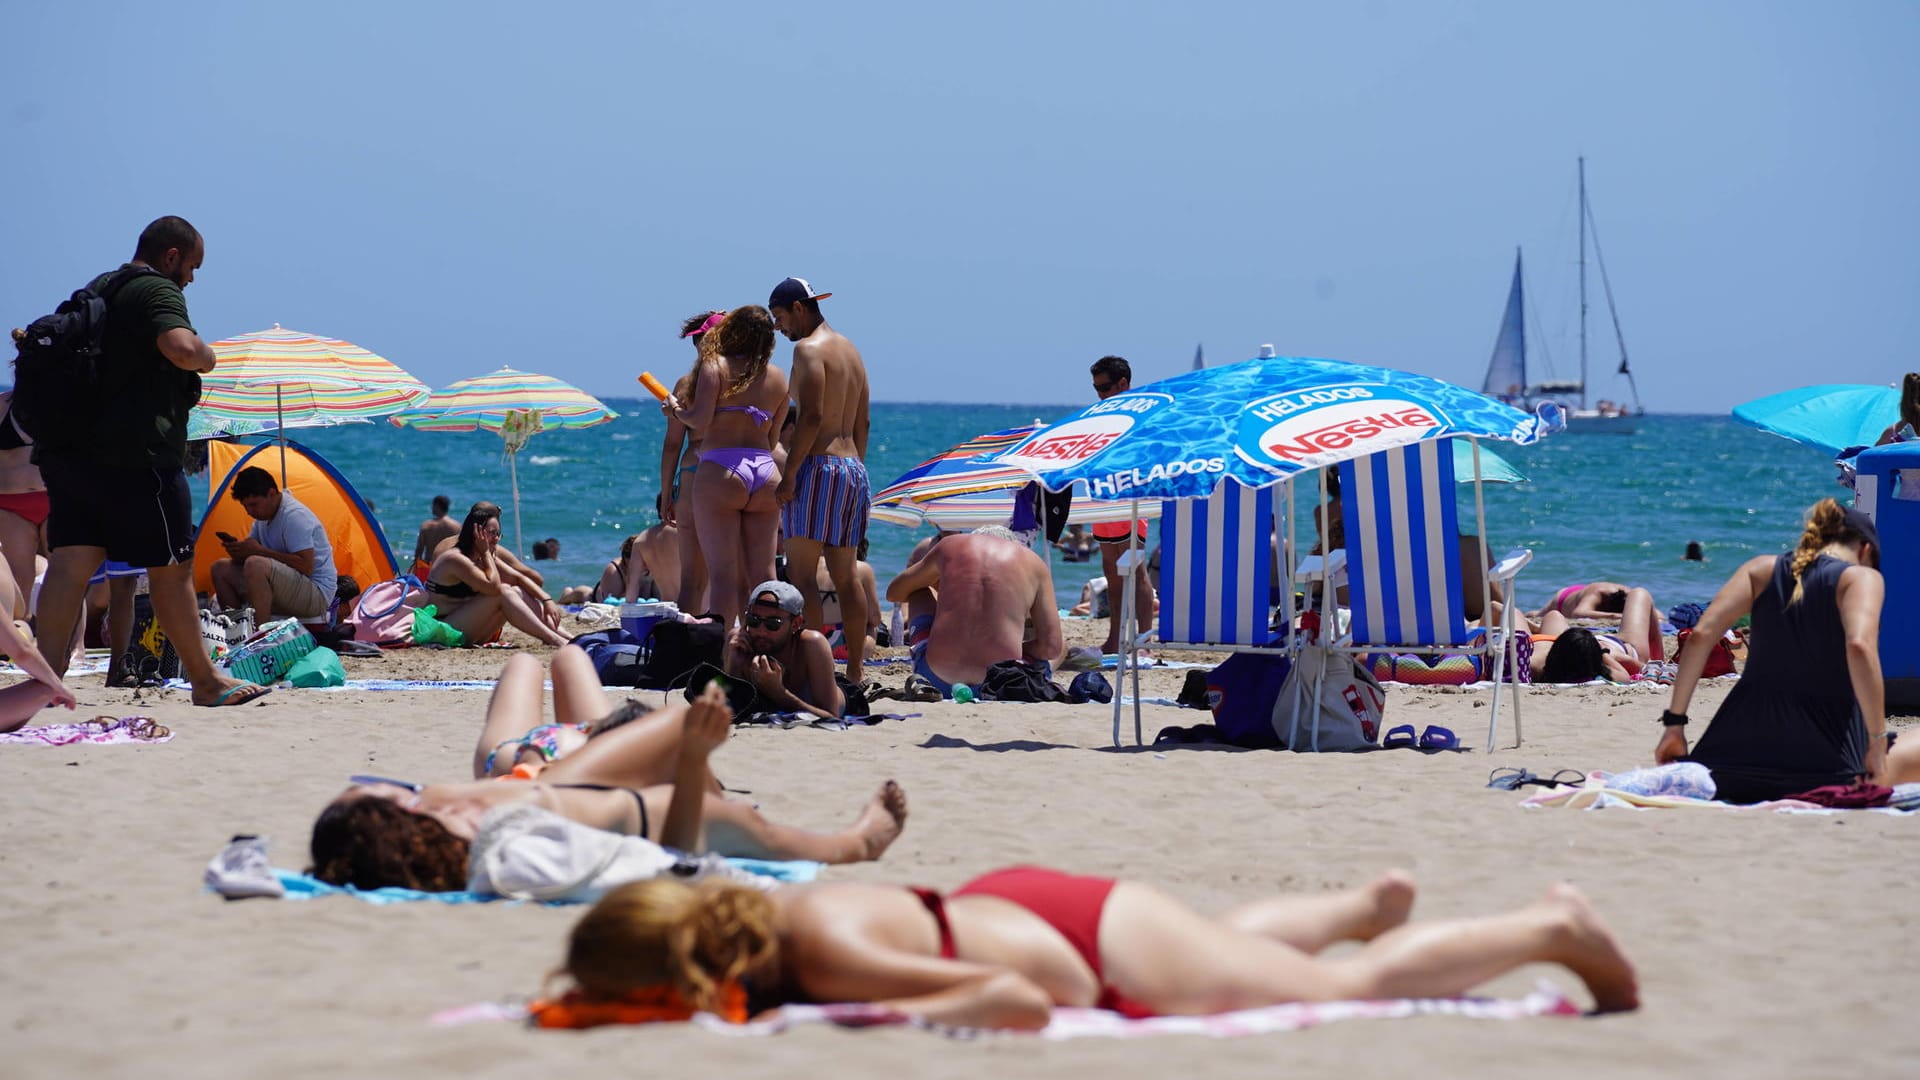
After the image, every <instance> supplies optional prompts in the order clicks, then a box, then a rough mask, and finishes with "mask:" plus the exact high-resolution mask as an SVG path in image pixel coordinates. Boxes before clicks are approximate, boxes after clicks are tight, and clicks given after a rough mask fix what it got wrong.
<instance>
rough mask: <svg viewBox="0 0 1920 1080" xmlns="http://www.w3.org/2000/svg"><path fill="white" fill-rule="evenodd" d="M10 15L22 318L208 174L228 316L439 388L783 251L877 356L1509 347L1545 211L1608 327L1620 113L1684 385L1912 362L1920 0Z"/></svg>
mask: <svg viewBox="0 0 1920 1080" xmlns="http://www.w3.org/2000/svg"><path fill="white" fill-rule="evenodd" d="M0 35H3V36H4V37H5V38H6V40H9V41H11V42H13V43H15V46H16V47H15V48H13V49H12V50H10V51H9V57H8V61H7V63H6V65H4V67H0V131H3V132H4V133H5V136H6V138H5V143H6V146H7V147H8V149H9V153H8V154H7V157H8V160H7V162H6V166H5V170H4V173H0V193H3V194H0V198H3V199H4V205H5V207H6V212H5V213H4V214H0V250H4V251H5V252H6V257H5V258H4V259H3V260H0V321H5V322H7V323H8V324H9V325H23V324H24V323H25V322H26V321H27V320H29V319H31V318H32V317H33V316H35V315H37V314H39V313H41V312H43V311H45V310H47V309H49V308H50V307H51V306H52V305H53V303H54V302H56V301H57V300H58V299H59V298H60V297H61V296H63V295H64V294H65V293H66V292H67V291H69V290H71V289H72V288H74V287H76V286H77V285H78V284H80V283H81V282H82V281H83V280H84V279H85V278H86V277H88V276H89V275H91V274H93V273H96V272H98V271H100V270H102V269H105V268H107V267H109V266H112V265H116V264H117V263H118V262H119V261H121V260H122V259H124V258H126V257H127V256H128V254H129V253H130V252H131V249H132V246H133V240H134V237H135V236H136V235H137V234H138V232H139V230H140V228H141V226H143V225H144V224H145V223H146V222H147V221H148V220H150V219H151V218H153V217H155V216H158V215H159V214H162V213H178V214H182V215H184V216H186V217H187V218H189V219H190V220H192V221H193V222H194V223H195V224H196V225H197V226H199V227H200V229H201V231H202V232H203V233H204V234H205V235H206V236H207V238H208V255H207V264H206V266H205V268H204V270H203V271H202V273H201V275H200V277H199V280H198V281H197V282H196V283H195V284H194V286H193V287H192V288H191V289H190V290H189V291H188V300H189V303H190V305H191V307H192V311H193V315H194V321H195V322H196V324H198V326H199V329H200V330H201V332H202V333H203V334H205V335H206V336H208V337H209V338H217V337H222V336H227V335H231V334H236V333H241V332H245V331H249V330H256V329H262V328H264V327H266V326H269V325H271V324H273V323H276V322H278V323H281V324H283V325H286V326H289V327H294V328H298V329H302V330H308V331H312V332H316V333H322V334H326V335H330V336H336V337H344V338H347V339H349V340H352V341H355V342H357V343H359V344H361V345H364V346H366V347H368V348H371V349H373V350H375V351H376V352H379V353H381V354H383V355H386V356H388V357H389V358H391V359H393V360H394V361H396V362H397V363H399V364H401V365H402V366H404V367H406V368H408V369H409V370H411V371H413V372H414V373H415V374H416V375H418V376H420V377H421V378H422V379H423V380H425V381H427V382H429V383H432V384H434V385H443V384H445V383H447V382H450V381H452V380H453V379H456V378H460V377H463V376H466V375H471V374H477V373H479V372H482V371H486V370H490V369H492V368H495V367H498V366H500V365H502V364H512V365H513V366H516V367H522V368H527V369H532V370H536V371H543V372H547V373H550V374H554V375H558V376H560V377H563V378H567V379H570V380H573V381H575V382H578V383H580V384H581V385H583V386H585V387H586V388H588V389H590V390H594V391H596V392H601V393H607V394H619V395H632V394H634V393H637V392H638V390H637V384H636V383H635V382H634V381H633V380H634V376H635V375H636V374H637V373H638V372H639V371H640V370H641V369H643V368H648V369H652V370H655V371H658V372H661V373H663V374H665V373H668V372H676V371H679V370H682V369H684V367H685V366H686V365H687V363H688V361H689V360H690V350H687V349H686V348H685V346H684V345H682V344H681V343H680V342H678V341H676V340H675V337H674V334H675V331H676V329H677V324H678V322H679V319H680V318H681V317H682V316H684V315H686V314H689V313H691V312H694V311H697V310H702V309H705V308H709V307H730V306H734V305H737V304H741V303H764V302H765V300H766V296H767V292H768V289H769V288H770V287H771V286H772V285H773V283H774V282H775V281H777V280H779V279H780V278H781V277H784V276H786V275H788V274H798V275H801V276H804V277H807V278H809V279H811V280H812V281H813V282H814V284H815V285H816V286H817V287H819V288H822V289H831V290H833V291H834V292H835V294H836V296H835V297H834V299H832V300H829V301H827V302H826V304H827V311H828V316H829V318H830V320H831V321H832V322H833V323H834V324H835V325H836V326H837V327H839V328H840V329H841V330H843V331H844V332H845V333H847V334H848V335H849V336H850V337H851V338H852V339H853V340H854V341H855V342H856V343H857V344H858V345H859V346H860V347H861V349H862V350H863V352H864V353H865V355H866V358H867V362H868V365H869V367H870V369H871V371H872V375H873V380H874V396H875V397H876V398H877V399H879V400H893V401H940V400H945V401H991V402H1008V401H1012V402H1019V401H1034V402H1054V401H1073V400H1078V399H1081V398H1084V397H1086V396H1088V391H1087V388H1086V386H1087V376H1086V367H1087V365H1088V363H1090V362H1091V361H1092V360H1094V359H1095V358H1097V357H1098V356H1100V355H1102V354H1104V353H1110V352H1111V353H1119V354H1121V355H1124V356H1127V357H1129V358H1130V359H1131V360H1132V361H1133V362H1134V365H1135V369H1136V372H1137V373H1138V376H1139V377H1138V378H1137V380H1136V381H1142V380H1144V379H1146V378H1151V377H1155V376H1159V375H1167V374H1173V373H1175V372H1177V371H1179V370H1184V369H1185V367H1186V366H1187V364H1188V362H1189V361H1190V359H1191V357H1192V354H1193V349H1194V346H1195V344H1196V343H1198V342H1204V343H1205V346H1206V351H1207V356H1208V359H1209V360H1210V361H1213V362H1224V361H1227V360H1233V359H1242V358H1245V357H1248V356H1251V355H1253V354H1254V351H1255V350H1256V348H1257V347H1258V346H1259V345H1260V344H1261V343H1263V342H1271V343H1273V344H1274V345H1276V347H1277V348H1278V349H1279V350H1280V351H1281V352H1282V353H1283V354H1291V355H1303V356H1329V357H1335V358H1339V359H1347V360H1356V361H1361V362H1367V363H1376V364H1382V365H1386V366H1391V367H1402V368H1407V369H1410V370H1415V371H1422V372H1426V373H1429V374H1434V375H1438V376H1441V377H1443V378H1448V379H1453V380H1455V381H1458V382H1463V383H1468V384H1471V385H1477V384H1478V382H1479V380H1480V377H1481V374H1482V372H1483V370H1484V368H1485V365H1486V361H1487V356H1488V353H1489V351H1490V349H1491V347H1492V344H1493V339H1494V334H1495V330H1496V328H1497V327H1496V324H1497V321H1498V319H1499V315H1500V312H1501V308H1502V305H1503V303H1504V301H1505V296H1506V288H1507V282H1508V278H1509V275H1510V273H1511V268H1512V259H1513V249H1514V247H1515V246H1516V245H1524V246H1525V248H1526V250H1527V255H1528V269H1529V279H1530V280H1529V286H1530V288H1531V289H1532V290H1533V292H1534V296H1535V301H1534V303H1535V307H1536V309H1537V311H1538V313H1539V315H1540V316H1541V317H1542V321H1543V323H1544V324H1545V325H1546V327H1547V329H1548V332H1549V338H1550V340H1549V342H1548V343H1549V345H1550V347H1551V349H1552V354H1553V359H1554V361H1555V364H1556V367H1557V368H1558V370H1559V371H1560V372H1561V373H1563V374H1564V373H1566V372H1568V371H1569V370H1570V369H1571V368H1572V367H1573V365H1574V356H1575V351H1574V345H1573V342H1572V339H1571V337H1570V336H1568V335H1570V333H1571V326H1572V321H1571V319H1572V311H1573V290H1574V265H1573V264H1574V222H1575V218H1574V214H1573V201H1574V161H1575V158H1576V157H1577V156H1578V155H1581V154H1585V155H1586V156H1587V158H1588V182H1589V187H1590V191H1591V196H1592V199H1593V202H1594V209H1595V212H1596V215H1597V217H1598V220H1599V227H1600V230H1601V232H1600V235H1601V239H1602V240H1603V241H1604V243H1605V247H1606V252H1607V254H1608V260H1609V261H1608V269H1609V271H1610V272H1611V274H1612V277H1613V284H1614V288H1615V291H1616V293H1617V295H1618V298H1619V301H1620V304H1621V317H1622V321H1623V324H1624V327H1625V330H1626V334H1627V341H1628V344H1629V346H1630V347H1631V350H1632V356H1633V359H1634V366H1635V370H1636V373H1637V374H1638V377H1639V380H1640V390H1641V395H1642V398H1643V399H1644V400H1645V402H1646V404H1647V405H1648V407H1650V408H1652V409H1656V410H1660V411H1701V412H1723V411H1725V410H1726V409H1727V408H1729V407H1730V406H1732V405H1734V404H1736V403H1738V402H1740V401H1744V400H1747V399H1749V398H1752V397H1757V396H1759V395H1761V394H1765V393H1770V392H1773V391H1776V390H1781V389H1786V388H1788V387H1792V386H1798V385H1804V384H1807V383H1813V382H1829V381H1844V382H1885V381H1888V380H1891V379H1895V378H1897V377H1898V375H1899V373H1900V372H1902V371H1905V370H1907V369H1908V368H1911V367H1916V366H1920V364H1916V363H1915V356H1914V352H1915V350H1914V346H1915V342H1916V339H1920V313H1917V312H1920V305H1916V304H1915V302H1914V299H1915V297H1916V296H1920V255H1916V253H1915V250H1914V247H1913V239H1914V237H1916V236H1920V198H1917V197H1916V195H1915V192H1916V191H1917V190H1920V140H1916V139H1915V138H1914V137H1913V132H1914V131H1915V129H1916V123H1915V121H1916V113H1917V112H1920V65H1916V64H1914V63H1913V60H1912V58H1913V56H1915V55H1916V54H1917V53H1920V6H1917V5H1913V4H1907V3H1894V2H1844V3H1835V4H1825V5H1812V4H1784V3H1758V2H1754V3H1748V2H1740V3H1688V2H1675V3H1611V4H1601V5H1596V4H1578V5H1576V4H1561V3H1550V4H1542V3H1525V2H1516V3H1485V4H1443V3H1413V2H1407V3H1384V2H1377V3H1316V4H1296V3H1204V2H1194V3H1184V4H1179V5H1173V4H1134V3H1103V4H1087V3H1064V2H1063V3H1007V4H1000V3H976V4H969V5H915V4H897V3H873V4H866V3H862V4H832V3H829V4H825V5H809V6H795V5H792V4H723V3H605V4H598V3H594V4H588V3H567V2H555V3H550V4H546V5H539V6H538V8H537V10H536V8H535V6H533V5H526V4H499V3H462V4H450V3H448V4H441V3H425V2H421V3H333V4H326V5H294V4H253V3H203V4H193V5H157V4H152V3H128V2H116V0H109V2H105V3H96V4H91V5H88V6H87V9H86V13H85V15H84V17H81V16H79V15H78V14H76V10H75V9H72V8H70V7H68V6H65V5H59V4H52V3H43V4H13V5H8V6H7V8H6V10H5V11H4V13H0ZM27 43H33V45H32V47H24V46H25V45H26V44H27ZM63 43H64V44H63ZM76 50H85V52H77V51H76ZM1593 287H1594V293H1593V303H1594V307H1593V309H1592V314H1593V318H1594V319H1595V327H1594V329H1595V331H1596V332H1597V336H1596V338H1595V344H1594V355H1595V357H1596V360H1595V369H1596V371H1597V372H1606V371H1608V370H1610V369H1611V366H1612V357H1613V351H1612V350H1613V345H1612V341H1611V337H1610V336H1609V335H1608V334H1607V333H1606V332H1605V325H1604V318H1605V307H1604V302H1603V301H1602V300H1601V299H1600V297H1599V294H1598V285H1597V281H1596V282H1595V283H1594V286H1593ZM787 355H788V352H787V346H786V345H785V343H784V342H783V343H782V345H781V348H780V350H779V352H778V353H777V354H776V358H777V359H778V360H780V361H781V362H783V363H784V362H785V361H786V359H787ZM1539 360H1540V352H1539V350H1538V348H1537V346H1536V350H1535V363H1536V365H1537V364H1538V363H1539ZM1594 389H1595V391H1596V395H1604V394H1607V393H1609V392H1613V393H1618V392H1623V391H1624V387H1623V386H1621V385H1619V384H1614V383H1611V382H1610V381H1609V380H1608V379H1607V378H1605V377H1597V378H1596V379H1595V380H1594Z"/></svg>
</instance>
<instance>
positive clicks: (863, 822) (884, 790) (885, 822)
mask: <svg viewBox="0 0 1920 1080" xmlns="http://www.w3.org/2000/svg"><path fill="white" fill-rule="evenodd" d="M906 826H907V793H906V792H905V791H903V790H902V789H901V787H900V785H899V784H897V783H894V782H893V781H892V780H889V781H887V782H886V783H884V784H881V785H880V790H879V791H877V792H875V793H874V796H873V801H871V802H869V803H867V806H866V809H864V810H862V811H860V820H858V821H856V822H854V823H853V832H854V834H855V835H857V836H859V837H860V840H861V842H862V843H863V844H865V845H866V852H867V854H866V857H867V859H868V860H869V861H871V860H873V859H877V858H879V857H880V856H881V854H882V853H884V852H885V851H886V850H887V848H888V847H890V846H892V844H893V842H894V841H895V840H898V839H900V830H902V829H904V828H906Z"/></svg>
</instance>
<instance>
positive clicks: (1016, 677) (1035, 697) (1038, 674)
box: [976, 660, 1067, 702]
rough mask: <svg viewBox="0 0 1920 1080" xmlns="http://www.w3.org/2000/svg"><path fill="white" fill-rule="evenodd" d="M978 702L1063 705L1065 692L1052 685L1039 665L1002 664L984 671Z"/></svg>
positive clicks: (1029, 662) (1017, 662)
mask: <svg viewBox="0 0 1920 1080" xmlns="http://www.w3.org/2000/svg"><path fill="white" fill-rule="evenodd" d="M976 696H977V697H979V699H980V700H981V701H1028V702H1032V701H1065V700H1067V695H1066V692H1065V691H1064V690H1061V689H1060V688H1059V687H1058V686H1055V685H1054V684H1053V681H1052V680H1051V679H1048V678H1047V676H1046V673H1045V672H1044V671H1043V670H1042V669H1041V667H1040V665H1039V664H1036V663H1033V662H1031V661H1028V660H1002V661H1000V662H999V663H997V664H995V665H993V666H992V667H990V668H988V669H987V677H986V678H985V679H984V680H982V681H981V683H980V690H979V693H978V694H977V695H976Z"/></svg>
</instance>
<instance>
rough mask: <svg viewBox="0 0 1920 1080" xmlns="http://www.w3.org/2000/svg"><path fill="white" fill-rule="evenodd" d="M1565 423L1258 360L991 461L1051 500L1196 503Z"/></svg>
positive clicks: (1168, 387) (1092, 410) (1165, 383)
mask: <svg viewBox="0 0 1920 1080" xmlns="http://www.w3.org/2000/svg"><path fill="white" fill-rule="evenodd" d="M1563 424H1564V418H1563V415H1562V414H1561V412H1560V410H1559V409H1558V408H1557V407H1554V406H1552V405H1547V406H1543V407H1542V409H1541V411H1540V412H1539V413H1538V414H1531V413H1525V412H1522V411H1520V410H1519V409H1516V408H1514V407H1513V406H1511V405H1505V404H1502V403H1501V402H1499V401H1496V400H1494V399H1493V398H1490V397H1488V396H1486V395H1485V394H1481V393H1479V392H1477V391H1473V390H1468V389H1466V388H1465V387H1461V386H1455V385H1454V384H1452V383H1449V382H1446V381H1444V380H1441V379H1435V378H1432V377H1430V376H1426V375H1416V374H1413V373H1411V372H1405V371H1395V370H1393V369H1390V368H1377V367H1368V366H1365V365H1361V364H1348V363H1342V362H1340V361H1337V360H1312V359H1300V358H1293V357H1263V358H1260V359H1255V360H1245V361H1242V362H1240V363H1237V364H1228V365H1225V366H1222V367H1211V368H1205V369H1203V370H1200V371H1190V372H1187V373H1185V374H1182V375H1176V376H1174V377H1172V378H1170V379H1163V380H1161V381H1159V382H1156V383H1149V384H1148V385H1146V386H1139V387H1134V388H1133V389H1131V390H1128V391H1126V392H1125V393H1121V394H1116V395H1114V396H1113V397H1110V398H1108V399H1107V400H1105V401H1102V402H1098V403H1096V404H1093V405H1089V406H1087V407H1086V408H1084V409H1082V410H1080V411H1079V412H1077V413H1075V414H1074V415H1072V416H1069V417H1067V418H1066V419H1065V420H1062V421H1060V422H1058V423H1055V424H1050V425H1048V426H1046V427H1044V428H1041V429H1040V430H1039V431H1036V432H1034V433H1033V434H1032V435H1029V436H1028V437H1027V438H1026V439H1025V440H1024V441H1023V442H1021V443H1019V444H1017V445H1015V446H1014V447H1013V448H1012V449H1010V450H1008V451H1006V452H1005V453H1003V454H1000V455H999V456H998V457H995V458H992V459H989V463H990V464H993V465H997V466H1012V467H1015V468H1019V469H1022V470H1024V471H1025V472H1027V473H1029V474H1031V475H1033V476H1034V477H1036V478H1037V479H1039V481H1040V482H1041V483H1042V484H1044V485H1046V486H1047V487H1048V488H1049V489H1050V490H1054V491H1058V490H1061V489H1062V488H1065V487H1066V486H1067V485H1069V484H1076V483H1077V484H1084V485H1086V490H1087V491H1088V493H1089V494H1091V495H1092V496H1093V497H1094V498H1101V499H1147V500H1151V499H1193V498H1203V497H1205V496H1207V495H1210V494H1212V492H1213V490H1214V488H1215V487H1217V486H1219V484H1220V483H1221V482H1222V481H1223V480H1226V479H1229V478H1231V479H1233V480H1235V481H1238V482H1239V483H1240V484H1242V485H1244V486H1246V487H1255V488H1257V487H1266V486H1268V485H1270V484H1276V483H1279V482H1281V481H1283V480H1286V479H1289V478H1291V477H1293V476H1295V475H1298V474H1299V473H1301V472H1303V471H1305V470H1308V469H1318V468H1324V467H1325V466H1328V465H1336V464H1338V463H1340V462H1342V461H1346V460H1349V459H1352V458H1358V457H1364V456H1365V455H1367V454H1370V453H1373V452H1375V451H1378V450H1386V449H1389V448H1391V447H1395V446H1403V445H1406V444H1407V443H1411V442H1417V441H1420V440H1422V439H1443V438H1451V437H1456V436H1470V437H1473V438H1475V439H1499V440H1503V441H1507V442H1512V443H1514V444H1516V445H1521V446H1525V445H1529V444H1531V443H1534V442H1538V441H1539V440H1540V439H1541V438H1543V437H1544V436H1546V435H1547V434H1548V433H1549V432H1552V431H1555V430H1558V429H1559V427H1560V426H1562V425H1563ZM1470 449H1471V448H1470ZM1483 468H1484V466H1483Z"/></svg>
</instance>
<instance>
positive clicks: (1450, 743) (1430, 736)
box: [1407, 724, 1460, 750]
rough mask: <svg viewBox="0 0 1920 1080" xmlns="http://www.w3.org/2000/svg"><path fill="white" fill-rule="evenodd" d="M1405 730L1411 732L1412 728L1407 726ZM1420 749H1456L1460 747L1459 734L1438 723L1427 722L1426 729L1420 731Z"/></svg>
mask: <svg viewBox="0 0 1920 1080" xmlns="http://www.w3.org/2000/svg"><path fill="white" fill-rule="evenodd" d="M1407 731H1409V732H1411V731H1413V728H1412V727H1411V726H1409V727H1408V728H1407ZM1420 749H1422V750H1458V749H1460V736H1458V735H1455V734H1454V733H1453V732H1451V731H1449V730H1447V729H1446V728H1443V727H1441V726H1440V725H1439V724H1428V725H1427V730H1425V731H1423V732H1421V733H1420Z"/></svg>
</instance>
